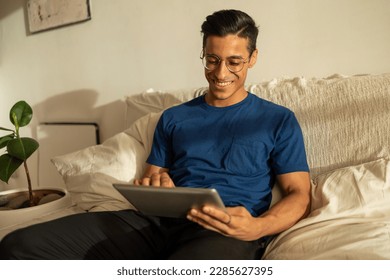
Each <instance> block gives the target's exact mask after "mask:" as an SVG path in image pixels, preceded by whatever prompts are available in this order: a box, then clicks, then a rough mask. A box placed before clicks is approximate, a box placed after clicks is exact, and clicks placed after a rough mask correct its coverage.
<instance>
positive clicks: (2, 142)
mask: <svg viewBox="0 0 390 280" xmlns="http://www.w3.org/2000/svg"><path fill="white" fill-rule="evenodd" d="M12 139H14V134H9V135H6V136H3V137H1V138H0V149H2V148H4V147H6V146H7V145H8V142H9V141H11V140H12Z"/></svg>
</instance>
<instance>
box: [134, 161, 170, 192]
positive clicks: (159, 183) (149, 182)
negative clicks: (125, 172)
mask: <svg viewBox="0 0 390 280" xmlns="http://www.w3.org/2000/svg"><path fill="white" fill-rule="evenodd" d="M134 184H135V185H144V186H155V187H168V188H172V187H174V186H175V184H174V183H173V181H172V179H171V177H170V176H169V174H168V169H167V168H163V167H160V166H157V165H151V164H147V165H146V169H145V172H144V175H143V176H142V178H140V179H135V180H134Z"/></svg>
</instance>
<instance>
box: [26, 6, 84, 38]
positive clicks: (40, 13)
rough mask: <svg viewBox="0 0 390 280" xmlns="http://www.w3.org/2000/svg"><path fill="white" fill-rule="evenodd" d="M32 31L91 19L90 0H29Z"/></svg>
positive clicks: (29, 17)
mask: <svg viewBox="0 0 390 280" xmlns="http://www.w3.org/2000/svg"><path fill="white" fill-rule="evenodd" d="M27 15H28V23H29V29H30V32H31V33H36V32H40V31H43V30H48V29H53V28H56V27H60V26H65V25H69V24H74V23H78V22H82V21H86V20H90V19H91V11H90V4H89V0H28V1H27Z"/></svg>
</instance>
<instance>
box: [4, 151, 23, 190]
mask: <svg viewBox="0 0 390 280" xmlns="http://www.w3.org/2000/svg"><path fill="white" fill-rule="evenodd" d="M22 163H23V160H20V159H17V158H14V157H12V156H10V155H9V154H4V155H2V156H0V180H2V181H3V182H6V183H8V180H9V178H10V177H11V176H12V174H14V172H15V171H16V169H18V168H19V166H20V165H22Z"/></svg>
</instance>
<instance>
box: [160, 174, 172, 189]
mask: <svg viewBox="0 0 390 280" xmlns="http://www.w3.org/2000/svg"><path fill="white" fill-rule="evenodd" d="M160 184H161V186H163V187H167V188H172V187H174V186H175V184H174V183H173V181H172V179H171V177H170V176H169V174H168V173H167V172H163V173H161V175H160Z"/></svg>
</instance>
